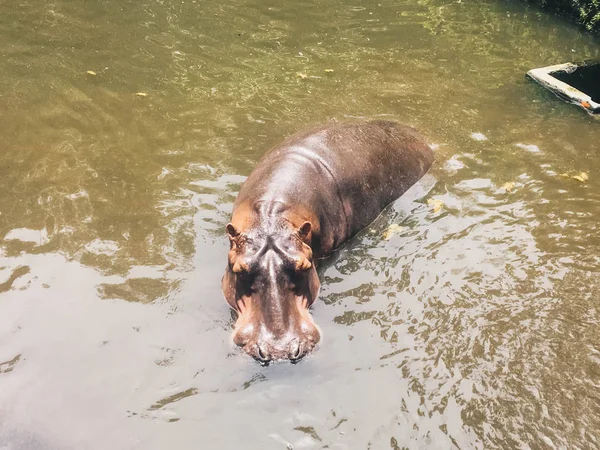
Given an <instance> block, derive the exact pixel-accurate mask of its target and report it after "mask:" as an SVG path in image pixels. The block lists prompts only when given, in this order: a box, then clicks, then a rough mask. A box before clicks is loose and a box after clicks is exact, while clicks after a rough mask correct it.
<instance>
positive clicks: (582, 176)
mask: <svg viewBox="0 0 600 450" xmlns="http://www.w3.org/2000/svg"><path fill="white" fill-rule="evenodd" d="M560 176H561V177H564V178H572V179H573V180H577V181H579V182H580V183H585V182H586V181H587V180H589V178H590V176H589V175H588V174H587V173H585V172H579V173H576V174H569V173H561V174H560Z"/></svg>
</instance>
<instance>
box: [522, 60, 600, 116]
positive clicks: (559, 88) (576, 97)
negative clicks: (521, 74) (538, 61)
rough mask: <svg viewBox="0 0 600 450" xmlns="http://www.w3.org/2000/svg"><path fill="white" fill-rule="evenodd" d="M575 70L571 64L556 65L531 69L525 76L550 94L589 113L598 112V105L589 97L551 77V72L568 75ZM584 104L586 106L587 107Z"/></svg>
mask: <svg viewBox="0 0 600 450" xmlns="http://www.w3.org/2000/svg"><path fill="white" fill-rule="evenodd" d="M575 69H577V66H576V65H575V64H572V63H564V64H556V65H554V66H548V67H541V68H539V69H532V70H530V71H529V72H527V76H529V77H530V78H531V79H533V80H535V81H537V82H538V83H539V84H541V85H542V86H544V87H545V88H547V89H550V90H551V91H552V92H554V93H556V94H560V95H562V96H564V97H566V98H567V99H568V100H570V101H571V102H573V103H575V104H577V105H578V106H581V107H582V108H584V109H585V110H587V111H589V112H596V111H598V112H600V103H596V102H595V101H593V100H592V97H590V96H589V95H587V94H585V93H583V92H581V91H580V90H579V89H575V88H574V87H573V86H570V85H568V84H567V83H564V82H562V81H560V80H559V79H557V78H554V77H553V76H552V75H551V73H552V72H558V71H565V72H567V73H570V72H573V71H574V70H575ZM585 104H588V105H589V107H588V106H586V105H585Z"/></svg>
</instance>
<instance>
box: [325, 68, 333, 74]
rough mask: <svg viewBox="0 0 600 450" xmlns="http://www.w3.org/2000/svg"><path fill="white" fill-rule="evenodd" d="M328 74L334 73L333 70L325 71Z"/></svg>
mask: <svg viewBox="0 0 600 450" xmlns="http://www.w3.org/2000/svg"><path fill="white" fill-rule="evenodd" d="M325 72H326V73H333V69H325Z"/></svg>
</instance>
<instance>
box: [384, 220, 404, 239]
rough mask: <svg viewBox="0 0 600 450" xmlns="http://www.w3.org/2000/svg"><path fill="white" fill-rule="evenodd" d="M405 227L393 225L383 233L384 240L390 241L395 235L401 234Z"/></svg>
mask: <svg viewBox="0 0 600 450" xmlns="http://www.w3.org/2000/svg"><path fill="white" fill-rule="evenodd" d="M403 229H404V227H402V226H400V225H398V224H397V223H393V224H391V225H390V226H389V227H387V230H385V231H384V232H383V238H384V239H385V240H386V241H388V240H389V239H390V238H391V237H392V236H393V235H394V234H398V233H400V232H401V231H402V230H403Z"/></svg>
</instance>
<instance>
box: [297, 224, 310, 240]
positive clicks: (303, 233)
mask: <svg viewBox="0 0 600 450" xmlns="http://www.w3.org/2000/svg"><path fill="white" fill-rule="evenodd" d="M311 230H312V225H311V224H310V222H304V223H303V224H302V226H301V227H300V228H298V234H299V235H300V238H302V239H306V238H307V237H308V235H309V234H310V231H311Z"/></svg>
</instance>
